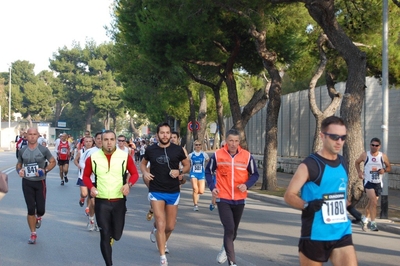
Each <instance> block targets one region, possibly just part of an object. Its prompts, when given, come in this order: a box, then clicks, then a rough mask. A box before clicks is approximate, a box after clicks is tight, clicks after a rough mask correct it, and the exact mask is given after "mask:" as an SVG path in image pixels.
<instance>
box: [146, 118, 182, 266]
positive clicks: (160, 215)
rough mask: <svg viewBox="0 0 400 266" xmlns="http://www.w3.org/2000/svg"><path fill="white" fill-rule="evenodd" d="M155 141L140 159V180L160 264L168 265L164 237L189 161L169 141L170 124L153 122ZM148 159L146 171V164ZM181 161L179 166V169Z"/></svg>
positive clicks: (172, 225)
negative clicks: (145, 191)
mask: <svg viewBox="0 0 400 266" xmlns="http://www.w3.org/2000/svg"><path fill="white" fill-rule="evenodd" d="M157 137H158V143H157V144H154V145H151V146H149V147H148V148H147V149H146V152H145V154H144V156H143V159H142V161H141V163H140V170H141V171H142V174H143V178H144V180H147V181H148V182H149V196H148V197H149V200H150V201H151V203H152V207H153V211H154V217H155V223H156V228H157V230H156V232H155V235H156V240H157V248H158V250H159V253H160V265H162V266H164V265H168V262H167V258H166V256H165V254H166V253H167V252H166V250H167V241H168V239H169V237H170V236H171V233H172V231H173V230H174V228H175V223H176V216H177V212H178V204H179V198H180V179H181V177H180V176H182V174H183V173H185V172H188V170H189V168H190V162H189V160H188V159H187V157H186V155H185V153H184V151H183V149H182V147H180V146H177V145H175V144H172V143H170V139H171V127H170V126H169V124H168V123H162V124H159V125H158V126H157ZM148 162H150V171H149V169H148V168H147V164H148ZM180 162H182V165H183V169H182V170H180V169H179V163H180Z"/></svg>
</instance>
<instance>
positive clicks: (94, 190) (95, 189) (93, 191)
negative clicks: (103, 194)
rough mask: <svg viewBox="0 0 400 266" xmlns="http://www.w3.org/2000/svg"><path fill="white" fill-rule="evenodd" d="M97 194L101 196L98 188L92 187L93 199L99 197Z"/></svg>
mask: <svg viewBox="0 0 400 266" xmlns="http://www.w3.org/2000/svg"><path fill="white" fill-rule="evenodd" d="M97 194H99V192H98V191H97V188H96V187H92V188H91V189H90V195H91V196H92V197H93V198H95V197H96V196H97Z"/></svg>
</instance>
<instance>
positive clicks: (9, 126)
mask: <svg viewBox="0 0 400 266" xmlns="http://www.w3.org/2000/svg"><path fill="white" fill-rule="evenodd" d="M11 68H12V63H11V64H10V79H9V81H8V85H9V90H8V133H9V135H10V139H11Z"/></svg>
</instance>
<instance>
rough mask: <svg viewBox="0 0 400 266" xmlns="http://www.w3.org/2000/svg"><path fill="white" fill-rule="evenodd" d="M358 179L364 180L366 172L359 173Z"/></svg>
mask: <svg viewBox="0 0 400 266" xmlns="http://www.w3.org/2000/svg"><path fill="white" fill-rule="evenodd" d="M358 178H360V179H364V172H362V171H360V172H358Z"/></svg>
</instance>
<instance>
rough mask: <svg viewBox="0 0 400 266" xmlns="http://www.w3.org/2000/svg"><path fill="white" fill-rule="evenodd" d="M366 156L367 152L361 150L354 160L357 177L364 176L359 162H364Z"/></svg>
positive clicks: (361, 177)
mask: <svg viewBox="0 0 400 266" xmlns="http://www.w3.org/2000/svg"><path fill="white" fill-rule="evenodd" d="M366 158H367V153H366V152H363V153H361V155H360V156H359V157H358V159H357V160H356V161H355V166H356V170H357V173H358V178H360V179H363V178H364V172H363V171H361V167H360V163H362V162H365V159H366Z"/></svg>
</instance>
